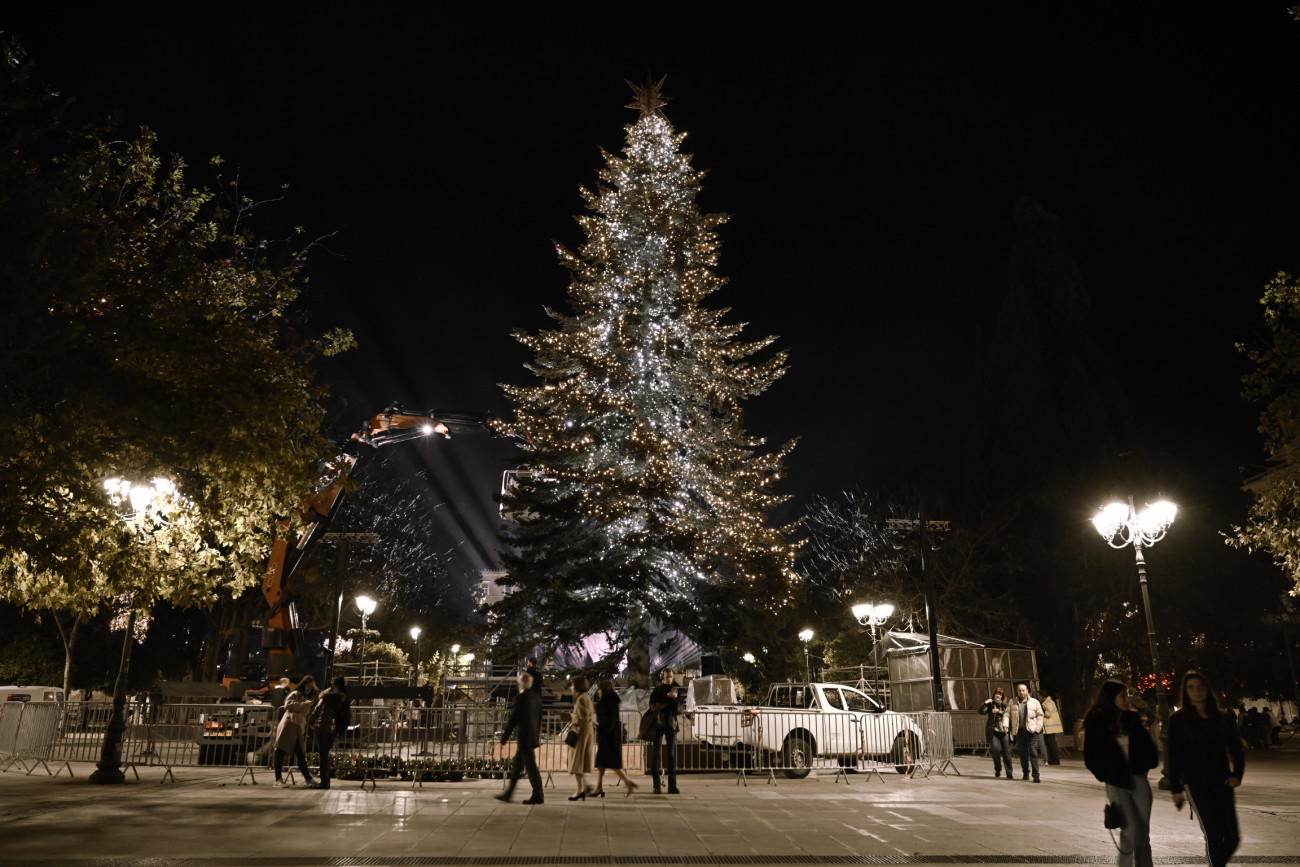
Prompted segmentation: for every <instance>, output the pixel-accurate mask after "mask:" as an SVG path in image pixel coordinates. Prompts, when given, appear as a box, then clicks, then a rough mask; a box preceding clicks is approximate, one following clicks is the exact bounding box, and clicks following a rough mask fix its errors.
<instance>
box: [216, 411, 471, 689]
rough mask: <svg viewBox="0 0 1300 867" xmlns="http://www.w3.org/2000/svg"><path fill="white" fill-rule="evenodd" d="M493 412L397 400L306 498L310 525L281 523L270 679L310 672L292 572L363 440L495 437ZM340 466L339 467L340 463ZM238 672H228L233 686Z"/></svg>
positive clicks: (304, 514)
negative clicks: (420, 407) (416, 408)
mask: <svg viewBox="0 0 1300 867" xmlns="http://www.w3.org/2000/svg"><path fill="white" fill-rule="evenodd" d="M492 420H493V416H492V415H491V414H490V413H465V412H447V411H443V410H437V409H431V410H429V411H428V412H424V413H418V412H410V411H408V410H405V409H403V408H401V407H400V406H397V405H393V406H390V407H388V409H385V410H384V411H383V412H381V413H379V414H378V415H376V416H374V417H373V418H371V419H370V420H369V421H367V422H366V423H365V424H364V425H362V426H361V430H359V431H357V432H356V433H354V434H353V435H352V437H351V438H350V440H349V442H348V445H347V446H346V447H345V449H344V454H343V455H341V456H340V460H341V463H342V465H343V466H342V469H341V470H340V471H338V472H337V474H336V475H334V476H333V477H332V478H328V479H326V480H324V484H322V486H321V488H320V489H319V490H318V491H317V492H316V493H315V494H313V495H312V496H311V497H309V498H307V499H305V500H303V501H302V503H301V506H300V509H299V515H300V517H301V518H302V519H303V520H304V521H305V522H306V526H305V527H304V528H302V529H301V531H300V532H298V533H297V534H296V535H295V533H294V532H293V528H294V522H293V521H292V520H289V519H286V520H284V521H282V522H281V523H280V528H279V530H278V532H277V533H276V537H275V542H274V544H273V545H272V547H271V557H270V560H269V561H268V562H267V564H266V572H265V573H264V574H263V576H262V595H263V597H265V599H266V604H267V606H268V607H269V608H270V612H269V613H268V614H267V617H266V626H265V627H264V628H263V630H262V647H263V648H264V649H265V650H266V652H267V662H266V671H265V672H264V674H263V677H264V678H266V679H267V681H268V682H269V681H274V680H278V679H279V678H281V677H288V678H290V679H291V680H292V681H293V682H295V683H296V682H297V681H298V680H299V679H300V678H301V677H302V676H303V675H304V674H306V673H307V672H306V670H305V669H306V667H307V659H306V658H305V656H304V654H303V640H302V631H301V629H300V628H299V626H298V615H297V612H296V611H295V610H294V604H293V592H292V591H293V573H294V569H295V568H296V567H297V565H298V563H299V562H300V561H301V560H302V555H303V553H304V551H306V549H307V547H308V546H309V545H310V544H311V543H312V542H313V541H314V540H316V539H318V538H320V537H321V536H322V535H324V533H325V528H326V527H327V526H328V525H329V522H330V520H331V518H333V516H334V515H335V514H337V513H338V509H339V503H340V501H341V500H342V498H343V489H344V484H343V483H344V479H345V478H346V477H347V475H348V473H349V472H350V471H351V470H352V469H353V468H354V467H355V466H356V464H357V461H358V460H360V458H361V456H362V455H363V454H364V453H365V450H364V449H361V448H360V444H364V445H367V446H370V447H371V448H376V449H377V448H381V447H383V446H390V445H394V444H396V443H402V442H406V441H408V440H413V439H418V438H421V437H426V436H433V435H434V434H441V435H442V436H443V437H444V438H447V439H450V438H451V437H452V436H453V435H456V436H465V435H468V436H492V435H493V434H494V433H495V431H494V430H493V428H492ZM335 469H336V470H339V467H338V465H337V464H336V465H335ZM234 674H237V672H230V671H227V672H226V675H227V676H226V678H225V682H226V684H227V686H229V685H230V684H231V683H232V682H234V681H235V680H236V679H237V678H236V677H234V676H233V675H234Z"/></svg>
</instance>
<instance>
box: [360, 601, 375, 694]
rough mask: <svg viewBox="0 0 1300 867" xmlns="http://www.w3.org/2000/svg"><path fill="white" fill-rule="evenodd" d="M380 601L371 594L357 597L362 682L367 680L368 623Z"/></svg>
mask: <svg viewBox="0 0 1300 867" xmlns="http://www.w3.org/2000/svg"><path fill="white" fill-rule="evenodd" d="M378 606H379V603H378V602H376V601H375V600H373V599H371V598H370V597H369V596H358V597H357V610H358V611H360V612H361V655H360V656H359V657H358V658H359V659H360V660H361V682H362V683H365V682H366V623H367V622H368V621H369V620H370V615H371V614H374V613H375V608H377V607H378Z"/></svg>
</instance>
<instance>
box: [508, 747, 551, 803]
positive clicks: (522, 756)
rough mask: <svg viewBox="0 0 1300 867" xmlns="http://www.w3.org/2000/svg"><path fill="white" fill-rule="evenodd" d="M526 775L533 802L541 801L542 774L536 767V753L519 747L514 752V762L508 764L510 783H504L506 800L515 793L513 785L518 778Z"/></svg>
mask: <svg viewBox="0 0 1300 867" xmlns="http://www.w3.org/2000/svg"><path fill="white" fill-rule="evenodd" d="M524 773H527V774H528V784H529V785H531V786H532V787H533V800H534V801H540V800H541V799H542V772H541V771H540V770H539V769H538V767H537V751H536V750H535V749H533V748H532V747H525V746H522V745H521V746H519V747H518V748H517V749H516V750H515V758H514V761H512V762H511V763H510V782H508V783H506V799H507V800H509V798H510V796H511V795H513V794H514V793H515V784H516V783H518V782H519V777H520V776H521V775H522V774H524Z"/></svg>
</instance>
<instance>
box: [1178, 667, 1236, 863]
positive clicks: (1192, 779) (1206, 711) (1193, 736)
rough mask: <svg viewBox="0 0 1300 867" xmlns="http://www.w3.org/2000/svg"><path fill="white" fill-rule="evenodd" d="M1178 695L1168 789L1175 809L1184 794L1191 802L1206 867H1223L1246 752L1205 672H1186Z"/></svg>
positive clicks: (1232, 840) (1232, 845) (1230, 848)
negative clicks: (1196, 819) (1206, 860)
mask: <svg viewBox="0 0 1300 867" xmlns="http://www.w3.org/2000/svg"><path fill="white" fill-rule="evenodd" d="M1178 693H1179V694H1178V704H1179V707H1178V712H1177V713H1175V714H1174V715H1173V717H1171V718H1170V720H1169V762H1168V771H1169V791H1170V794H1172V795H1173V797H1174V806H1176V807H1178V809H1180V810H1181V809H1182V808H1183V798H1184V794H1185V796H1186V798H1187V800H1189V801H1190V802H1191V804H1192V809H1193V810H1194V811H1195V812H1196V817H1197V818H1198V819H1199V820H1200V822H1201V831H1202V832H1204V834H1205V848H1206V854H1207V857H1208V858H1209V861H1210V865H1211V867H1224V865H1225V864H1227V863H1228V859H1229V858H1231V857H1232V853H1233V852H1236V851H1237V844H1238V843H1240V842H1241V835H1240V832H1239V831H1238V830H1237V799H1236V789H1237V787H1238V786H1240V785H1241V777H1242V774H1244V773H1245V771H1246V752H1245V750H1243V749H1242V748H1241V735H1240V734H1238V733H1237V724H1236V723H1234V722H1233V721H1232V716H1231V715H1230V714H1228V713H1225V712H1224V711H1222V710H1220V708H1219V702H1218V699H1217V698H1215V695H1214V690H1212V689H1211V688H1210V682H1209V681H1208V680H1206V679H1205V675H1203V674H1201V673H1200V672H1199V671H1189V672H1187V673H1186V674H1184V675H1183V683H1182V686H1181V688H1180V689H1179V691H1178Z"/></svg>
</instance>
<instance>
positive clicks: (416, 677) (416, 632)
mask: <svg viewBox="0 0 1300 867" xmlns="http://www.w3.org/2000/svg"><path fill="white" fill-rule="evenodd" d="M411 638H413V639H415V671H414V672H413V673H412V675H411V685H412V686H419V685H420V627H418V626H412V627H411Z"/></svg>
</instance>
